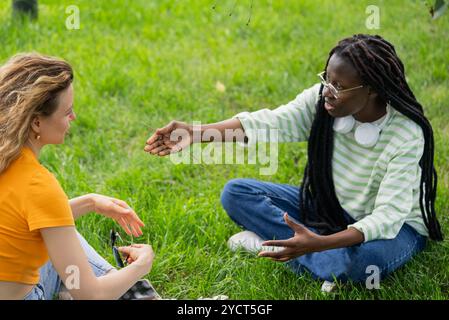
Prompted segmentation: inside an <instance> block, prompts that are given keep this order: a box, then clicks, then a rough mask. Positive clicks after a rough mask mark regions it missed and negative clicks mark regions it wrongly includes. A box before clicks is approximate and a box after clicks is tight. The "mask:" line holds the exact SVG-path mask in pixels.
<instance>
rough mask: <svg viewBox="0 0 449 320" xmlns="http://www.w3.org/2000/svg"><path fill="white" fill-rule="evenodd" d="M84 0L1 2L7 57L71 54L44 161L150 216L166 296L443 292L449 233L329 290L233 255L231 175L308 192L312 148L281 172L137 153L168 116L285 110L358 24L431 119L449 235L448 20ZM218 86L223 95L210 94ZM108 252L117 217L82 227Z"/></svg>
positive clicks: (289, 6) (427, 295) (412, 7)
mask: <svg viewBox="0 0 449 320" xmlns="http://www.w3.org/2000/svg"><path fill="white" fill-rule="evenodd" d="M215 2H216V1H213V0H209V1H207V0H204V1H199V0H198V1H174V0H170V1H168V0H166V1H162V0H161V1H147V0H133V1H106V0H102V1H95V2H93V1H87V0H69V1H66V0H64V1H60V0H40V1H39V3H40V8H39V10H40V12H39V15H40V16H39V20H38V21H37V22H32V23H28V22H25V23H21V22H19V21H12V20H11V9H10V1H2V2H1V4H0V25H1V29H0V43H1V46H0V60H1V61H5V60H6V59H7V58H9V57H10V56H12V55H13V54H15V53H17V52H24V51H38V52H41V53H45V54H50V55H56V56H60V57H63V58H64V59H66V60H68V61H69V62H70V63H71V64H72V65H73V67H74V69H75V72H76V81H75V94H76V97H75V110H76V112H77V115H78V119H77V121H75V123H74V124H73V126H72V130H71V134H70V136H69V137H68V138H67V139H66V143H65V144H64V145H61V146H51V147H48V148H47V149H46V150H45V151H44V153H43V155H42V161H43V163H44V164H45V165H46V166H47V167H48V168H49V169H50V170H51V171H52V172H54V173H55V175H56V176H57V178H58V179H59V181H60V182H61V184H62V186H63V188H64V189H65V190H66V192H67V194H68V195H69V196H70V197H74V196H77V195H80V194H84V193H88V192H97V193H103V194H107V195H111V196H116V197H119V198H121V199H124V200H126V201H128V202H129V203H130V204H131V205H132V206H133V207H134V208H135V210H136V211H137V212H138V214H139V215H140V216H141V217H142V219H143V220H144V221H145V223H146V227H145V229H144V232H145V236H144V237H143V239H141V240H139V241H145V242H149V243H151V244H152V245H153V247H154V250H155V252H156V259H155V263H154V267H153V270H152V272H151V274H150V276H149V279H151V281H152V282H153V284H154V285H155V287H156V288H157V289H158V291H160V293H161V294H162V295H163V296H165V297H173V298H187V299H195V298H198V297H200V296H212V295H217V294H225V295H228V296H229V297H231V298H232V299H448V298H449V293H448V291H449V254H448V250H447V249H448V242H447V241H445V242H443V243H438V244H434V243H432V244H431V245H430V246H428V248H427V249H426V251H425V252H424V253H423V254H421V255H419V256H418V257H417V258H416V259H414V260H413V261H411V262H410V263H409V264H407V265H406V266H405V267H403V268H401V269H400V270H398V271H397V272H396V273H394V275H393V276H391V277H389V278H388V279H386V280H385V281H383V282H382V283H381V290H372V291H370V290H367V289H365V288H364V286H361V285H345V286H342V287H340V288H339V289H338V290H337V291H336V293H335V294H333V295H327V296H326V295H323V294H321V292H320V285H321V283H319V282H316V281H314V280H313V279H312V278H311V277H310V276H308V275H304V276H297V275H295V274H293V273H292V272H290V271H289V270H287V269H286V268H284V266H283V265H281V264H276V263H273V262H270V261H267V260H262V259H255V258H252V257H250V256H247V255H245V254H243V253H242V254H237V255H235V254H233V253H231V252H229V251H228V250H227V248H226V240H227V239H228V237H229V236H231V235H232V234H233V233H235V232H237V231H238V230H239V229H238V227H237V226H235V225H234V224H233V223H232V222H231V221H230V219H229V218H228V217H227V215H226V213H225V212H224V210H223V209H222V208H221V204H220V192H221V189H222V188H223V186H224V185H225V183H226V181H228V180H229V179H231V178H237V177H252V178H256V179H263V180H269V181H273V182H279V183H289V184H293V185H299V184H300V182H301V176H302V172H303V167H304V164H305V160H306V159H305V146H304V144H288V145H282V146H281V148H280V151H279V154H280V156H279V169H278V171H277V172H276V174H274V175H272V176H260V175H259V168H260V166H256V165H246V166H244V165H215V166H213V165H209V166H203V165H201V166H200V165H178V166H176V165H174V164H172V163H171V162H170V160H169V158H158V157H153V156H149V155H148V154H145V153H144V152H143V151H142V149H143V146H144V143H145V140H146V138H147V137H148V136H149V135H150V134H151V133H152V132H153V129H154V128H157V127H159V126H162V125H164V124H166V123H167V122H169V121H170V120H172V119H178V120H183V121H187V122H191V121H194V120H195V121H202V122H203V123H206V122H215V121H219V120H222V119H225V118H229V117H231V116H232V115H234V114H235V113H237V112H240V111H244V110H257V109H260V108H264V107H270V108H272V107H275V106H277V105H280V104H283V103H286V102H288V101H290V100H292V99H293V98H294V97H295V96H296V94H297V93H299V92H300V91H301V90H302V89H304V88H307V87H309V86H311V85H312V84H314V83H315V82H316V81H317V77H316V73H317V72H318V71H320V70H322V68H323V66H324V63H325V60H326V58H327V55H328V52H329V50H330V49H331V48H332V47H333V46H334V45H335V44H336V42H337V41H338V40H339V39H341V38H343V37H346V36H348V35H351V34H354V33H379V34H381V35H382V36H384V37H385V38H387V39H388V40H390V41H391V42H392V43H394V44H395V46H396V48H397V51H398V54H399V56H400V57H401V58H402V60H403V62H404V64H405V66H406V71H407V77H408V80H409V83H410V85H411V87H412V89H413V91H414V92H415V94H416V96H417V97H418V99H419V101H420V102H421V103H422V105H423V106H424V107H425V109H426V114H427V115H428V117H429V118H430V119H431V121H432V124H433V126H434V130H435V137H436V164H437V169H438V172H439V177H440V180H439V181H440V183H439V191H438V200H437V210H438V212H439V216H440V221H441V222H442V224H443V228H444V231H445V233H446V234H449V221H448V216H447V212H448V210H449V202H448V199H449V198H448V197H449V191H448V190H449V189H448V187H449V180H448V179H449V174H448V172H449V170H448V169H449V168H448V167H449V161H448V160H449V145H448V144H447V143H446V141H447V140H448V139H449V127H448V123H449V113H448V111H447V109H446V108H447V101H449V93H448V91H447V88H448V78H449V77H448V72H449V61H448V52H449V33H448V30H449V16H448V15H444V16H443V17H442V18H440V19H438V20H436V21H430V18H429V14H428V12H426V9H425V7H424V5H423V3H422V2H421V1H413V2H412V1H391V0H389V1H376V3H375V4H377V5H379V6H380V9H381V26H380V27H381V28H380V30H367V29H366V27H365V19H366V17H367V15H366V13H365V8H366V6H367V5H369V4H372V1H349V0H348V1H342V0H336V1H320V2H317V1H295V0H291V1H270V0H263V1H254V8H253V12H252V18H251V23H250V25H249V26H247V25H246V22H247V20H248V17H249V14H250V1H238V3H237V5H236V6H235V9H234V10H233V14H232V15H231V16H230V15H229V13H230V12H231V8H232V5H233V4H234V0H232V1H231V0H225V1H217V2H218V5H217V8H216V9H215V10H212V9H211V7H212V5H213V3H215ZM71 4H75V5H77V6H78V7H79V9H80V14H81V16H80V17H81V29H80V30H74V31H69V30H67V29H66V28H65V19H66V17H67V14H66V13H65V8H66V7H67V6H68V5H71ZM217 81H221V82H222V83H224V84H225V86H226V92H224V93H221V92H219V91H217V90H216V89H215V83H216V82H217ZM77 226H78V228H79V230H80V231H81V232H82V233H83V234H84V235H85V236H86V238H87V240H88V241H89V242H91V243H92V245H93V246H94V247H95V248H96V249H97V250H98V251H99V252H100V253H101V254H102V255H104V256H105V257H106V258H107V259H108V260H109V261H111V262H112V261H113V259H112V255H111V253H110V252H109V250H108V247H107V245H106V239H107V235H108V231H109V229H110V228H111V226H112V222H111V221H108V220H107V219H105V218H103V217H101V216H97V215H89V216H86V217H83V218H81V219H80V220H79V221H77Z"/></svg>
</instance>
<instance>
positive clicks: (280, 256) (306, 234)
mask: <svg viewBox="0 0 449 320" xmlns="http://www.w3.org/2000/svg"><path fill="white" fill-rule="evenodd" d="M284 220H285V222H286V223H287V225H288V226H289V227H290V228H291V229H292V230H293V231H294V232H295V235H294V236H293V237H292V238H290V239H287V240H268V241H265V242H264V243H262V245H263V246H275V247H284V250H281V251H278V252H274V251H261V252H260V253H259V257H267V258H271V259H272V260H274V261H279V262H286V261H288V260H291V259H294V258H297V257H299V256H302V255H304V254H307V253H311V252H316V251H321V250H323V238H324V236H320V235H318V234H316V233H314V232H312V231H310V230H309V229H307V228H306V227H304V226H303V225H301V224H298V223H296V222H294V221H292V220H291V219H290V218H289V216H288V214H287V213H284Z"/></svg>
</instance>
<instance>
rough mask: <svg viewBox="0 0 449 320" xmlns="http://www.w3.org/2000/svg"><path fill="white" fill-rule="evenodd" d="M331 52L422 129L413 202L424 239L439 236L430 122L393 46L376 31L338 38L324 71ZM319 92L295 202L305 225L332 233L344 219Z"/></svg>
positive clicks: (330, 123) (342, 225)
mask: <svg viewBox="0 0 449 320" xmlns="http://www.w3.org/2000/svg"><path fill="white" fill-rule="evenodd" d="M333 54H337V55H338V56H340V57H343V58H346V59H347V61H349V62H350V63H352V65H353V66H354V68H355V69H356V70H357V72H358V74H359V75H360V77H361V79H362V81H363V83H364V84H367V85H369V86H371V87H372V88H373V89H374V90H375V91H376V92H377V93H378V95H379V98H380V99H382V100H383V101H385V102H388V103H389V104H390V105H391V106H392V107H393V108H394V109H396V110H397V111H399V112H400V113H402V114H403V115H405V116H406V117H408V118H409V119H411V120H413V121H414V122H415V123H417V124H418V125H419V126H420V127H421V128H422V131H423V134H424V140H425V142H424V153H423V156H422V158H421V160H420V161H419V165H420V167H421V169H422V173H421V182H420V199H419V203H420V207H421V212H422V217H423V219H424V223H425V225H426V227H427V229H428V231H429V237H430V238H431V239H433V240H438V241H440V240H442V239H443V235H442V232H441V228H440V224H439V222H438V220H437V217H436V214H435V197H436V192H437V174H436V171H435V168H434V165H433V159H434V139H433V131H432V126H431V125H430V122H429V120H428V119H427V118H426V117H425V116H424V112H423V108H422V106H421V104H419V102H418V101H417V100H416V98H415V96H414V94H413V92H412V91H411V90H410V87H409V86H408V84H407V81H406V79H405V74H404V65H403V64H402V62H401V60H400V59H399V57H398V56H397V54H396V50H395V48H394V46H393V45H392V44H391V43H389V42H388V41H386V40H385V39H383V38H382V37H380V36H378V35H365V34H357V35H354V36H352V37H349V38H346V39H343V40H341V41H340V42H339V43H338V44H337V46H336V47H335V48H333V49H332V50H331V52H330V53H329V57H328V59H327V62H326V69H327V65H328V63H329V59H330V58H331V56H332V55H333ZM326 69H325V70H326ZM322 92H323V85H321V88H320V98H319V100H318V103H317V106H316V108H317V112H316V115H315V118H314V120H313V124H312V128H311V131H310V136H309V140H308V162H307V165H306V168H305V171H304V178H303V181H302V186H301V192H300V195H299V200H300V201H299V203H300V210H301V213H302V216H303V218H304V223H305V224H306V225H308V226H311V227H314V228H316V229H317V230H318V231H319V232H320V233H321V234H332V233H335V232H338V231H342V230H344V229H346V228H347V225H348V223H347V221H346V219H345V217H344V209H343V208H342V207H341V205H340V202H339V201H338V199H337V195H336V193H335V188H334V182H333V177H332V154H333V139H334V131H333V128H332V126H333V122H334V118H333V117H332V116H330V115H329V114H328V112H327V111H326V110H325V108H324V97H323V95H322ZM312 212H315V213H312Z"/></svg>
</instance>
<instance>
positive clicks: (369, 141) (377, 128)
mask: <svg viewBox="0 0 449 320" xmlns="http://www.w3.org/2000/svg"><path fill="white" fill-rule="evenodd" d="M390 114H391V110H390V106H389V105H388V104H387V114H386V115H385V118H384V119H383V120H382V122H381V123H380V124H376V122H373V123H362V124H360V125H358V126H356V129H355V131H354V139H355V141H357V143H358V144H359V145H361V146H362V147H365V148H371V147H373V146H375V145H376V143H377V141H378V140H379V135H380V132H381V131H382V129H383V128H384V127H385V125H386V123H387V121H388V119H389V118H390ZM355 125H356V120H355V119H354V117H353V116H352V115H350V116H346V117H341V118H335V120H334V127H333V128H334V131H335V132H338V133H343V134H346V133H349V132H351V131H352V129H354V126H355Z"/></svg>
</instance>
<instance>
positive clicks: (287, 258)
mask: <svg viewBox="0 0 449 320" xmlns="http://www.w3.org/2000/svg"><path fill="white" fill-rule="evenodd" d="M291 259H292V258H291V257H285V258H281V259H274V258H272V259H271V260H273V261H277V262H287V261H289V260H291Z"/></svg>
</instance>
